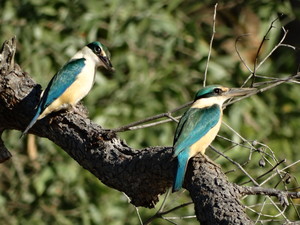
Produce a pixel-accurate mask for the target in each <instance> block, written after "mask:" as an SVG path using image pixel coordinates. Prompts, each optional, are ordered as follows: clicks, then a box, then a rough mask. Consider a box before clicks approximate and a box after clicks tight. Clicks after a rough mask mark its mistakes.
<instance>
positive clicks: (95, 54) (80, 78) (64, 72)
mask: <svg viewBox="0 0 300 225" xmlns="http://www.w3.org/2000/svg"><path fill="white" fill-rule="evenodd" d="M98 67H104V68H105V69H107V70H109V71H113V70H114V68H113V66H112V64H111V61H110V54H109V51H108V50H107V48H106V46H104V45H103V44H102V43H100V42H98V41H95V42H92V43H90V44H88V45H86V46H85V47H84V48H82V49H81V50H80V51H78V52H77V53H76V54H75V55H74V56H73V57H72V58H71V59H70V61H68V62H67V63H66V64H65V65H64V66H63V67H62V68H61V69H60V70H59V71H58V72H57V73H56V75H54V77H53V78H52V80H51V81H50V82H49V84H48V86H47V88H46V89H45V91H44V92H43V93H42V94H41V98H40V101H39V103H38V105H37V108H36V113H35V116H34V117H33V118H32V120H31V122H30V123H29V125H28V126H27V127H26V129H25V130H24V132H23V134H22V136H23V135H25V134H26V133H27V132H28V130H29V129H30V128H31V127H32V126H33V125H34V124H35V123H36V121H37V120H40V119H42V118H44V117H45V116H47V115H48V114H50V113H51V112H54V111H59V110H62V109H67V108H73V109H74V107H75V105H76V104H77V103H78V102H79V101H80V100H81V99H83V98H84V97H85V96H86V95H87V94H88V93H89V91H90V90H91V88H92V86H93V84H94V81H95V74H96V70H97V68H98Z"/></svg>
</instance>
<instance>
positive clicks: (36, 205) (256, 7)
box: [0, 0, 300, 225]
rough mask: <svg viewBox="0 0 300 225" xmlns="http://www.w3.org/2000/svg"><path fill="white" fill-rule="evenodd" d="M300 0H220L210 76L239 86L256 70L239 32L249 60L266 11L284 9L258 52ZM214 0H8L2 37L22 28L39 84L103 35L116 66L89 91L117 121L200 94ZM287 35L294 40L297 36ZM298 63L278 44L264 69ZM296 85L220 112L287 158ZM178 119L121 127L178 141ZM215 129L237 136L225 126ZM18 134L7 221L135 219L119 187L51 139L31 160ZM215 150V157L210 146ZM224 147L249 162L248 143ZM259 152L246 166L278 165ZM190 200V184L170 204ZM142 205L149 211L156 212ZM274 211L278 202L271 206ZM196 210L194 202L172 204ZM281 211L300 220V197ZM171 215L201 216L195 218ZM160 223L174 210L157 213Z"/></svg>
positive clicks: (23, 50) (4, 179) (139, 137)
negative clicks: (298, 203)
mask: <svg viewBox="0 0 300 225" xmlns="http://www.w3.org/2000/svg"><path fill="white" fill-rule="evenodd" d="M294 3H295V2H294V1H292V2H289V1H281V2H279V1H268V0H263V1H246V0H244V1H243V0H242V1H238V3H234V1H221V2H219V6H218V17H217V23H216V30H217V32H216V36H215V40H214V44H213V50H212V58H211V61H210V64H209V70H208V75H207V76H208V81H207V83H208V84H216V83H217V84H222V85H225V86H230V87H233V86H240V85H241V84H242V83H243V81H244V80H245V79H246V78H247V76H248V75H249V72H248V71H247V70H246V69H245V67H243V65H242V63H241V61H240V60H239V59H238V57H237V54H236V52H235V49H234V42H235V40H236V38H237V37H238V36H240V35H243V34H246V33H250V35H249V36H247V37H244V38H243V40H242V41H241V42H240V44H239V49H240V51H241V53H242V55H243V57H244V58H245V60H246V62H247V64H248V65H249V66H250V67H251V68H253V65H254V61H255V53H256V51H257V48H258V46H259V44H260V41H261V40H262V38H263V36H264V34H265V33H266V31H267V29H268V27H269V26H270V22H271V21H272V20H274V19H275V18H276V17H277V16H278V14H279V13H284V14H285V16H284V17H283V18H282V19H281V21H280V22H277V23H276V28H274V29H272V31H271V33H270V35H269V39H270V40H268V41H267V42H266V43H265V45H264V47H263V49H262V51H261V57H263V56H265V55H266V54H267V53H268V51H269V50H270V49H271V48H272V47H273V46H274V45H275V44H276V43H277V42H278V40H279V37H280V35H281V30H280V26H281V25H285V24H288V23H289V22H290V21H292V20H294V19H295V18H297V15H298V17H299V7H296V6H297V5H293V4H294ZM213 8H214V4H212V2H211V1H208V0H205V1H192V0H188V1H183V0H173V1H167V0H159V1H157V0H150V1H146V0H128V1H123V0H103V1H96V0H85V1H78V0H77V1H70V0H44V1H41V0H2V1H0V33H1V36H0V41H1V43H2V42H3V41H5V40H7V39H9V38H11V37H12V36H14V35H16V36H17V41H18V52H17V56H16V61H17V62H18V63H19V64H20V65H21V67H22V68H23V69H24V70H25V71H26V72H28V73H29V74H30V75H31V76H32V77H33V79H34V80H36V82H37V83H40V84H41V85H42V86H43V87H46V85H47V83H48V81H49V80H50V79H51V77H52V76H53V75H54V74H55V73H56V71H57V70H58V69H59V68H60V67H61V66H62V65H63V64H64V63H65V62H66V61H67V60H68V59H69V58H70V57H71V56H72V55H73V54H74V53H75V52H76V51H77V50H78V49H80V48H82V46H84V45H85V44H87V43H89V42H91V41H94V40H100V41H101V42H102V43H104V44H105V45H107V46H108V48H109V49H110V51H111V54H112V63H113V65H114V67H115V68H116V72H115V73H114V74H113V75H111V74H105V73H104V72H103V71H102V72H99V73H98V74H97V78H96V83H95V85H94V87H93V89H92V91H91V92H90V94H89V95H88V96H87V97H86V98H85V99H84V101H83V102H84V104H85V105H86V107H87V108H88V110H89V115H90V118H91V119H92V120H93V121H95V122H97V123H98V124H100V125H101V126H103V127H106V128H116V127H119V126H121V125H124V124H127V123H130V122H133V121H136V120H139V119H143V118H145V117H148V116H151V115H155V114H158V113H162V112H167V111H168V110H171V109H174V108H176V107H177V106H180V105H181V104H184V103H186V102H188V101H190V100H192V99H193V96H194V93H195V92H196V91H197V90H198V89H199V88H201V87H202V83H203V73H204V70H205V66H206V62H207V56H208V52H209V41H210V38H211V33H212V18H213ZM294 33H297V31H295V30H293V29H291V30H290V34H289V35H290V39H291V40H294V39H293V34H294ZM292 44H294V45H298V47H299V41H298V42H297V40H296V41H294V42H293V43H292ZM297 63H298V62H297V55H296V53H295V52H293V51H292V50H290V49H282V48H281V49H280V50H279V51H277V52H276V54H274V56H273V57H272V58H271V59H270V60H268V61H267V62H266V63H265V64H264V66H263V67H262V68H261V69H260V70H259V71H258V72H259V74H261V75H265V76H274V77H284V76H289V75H292V74H293V73H295V72H296V70H297ZM298 96H299V87H298V86H297V85H291V84H285V85H282V86H280V87H277V88H275V89H273V90H270V91H268V92H265V93H263V94H259V95H257V96H253V97H251V98H250V99H247V100H244V101H242V102H238V103H236V104H234V105H232V106H230V107H228V108H227V109H226V111H225V117H224V120H225V122H226V123H228V124H230V125H231V126H232V127H233V128H234V129H236V130H237V131H238V132H240V134H241V135H242V136H243V137H245V138H247V139H248V140H258V141H260V142H263V143H264V144H266V145H268V146H269V147H271V148H272V150H273V151H274V152H275V154H276V157H277V158H278V159H284V158H286V159H287V161H286V163H285V164H284V165H288V164H291V163H292V162H294V161H296V160H298V159H300V154H299V149H298V148H299V147H298V146H300V131H299V129H298V127H299V126H300V117H299V106H300V98H299V97H298ZM180 113H182V112H180ZM180 113H179V114H180ZM179 114H178V115H179ZM175 127H176V124H175V123H168V124H164V125H160V126H156V127H152V128H147V129H142V130H136V131H131V132H126V133H122V134H120V136H121V137H122V138H123V139H125V140H126V142H127V143H128V144H129V145H130V146H133V147H135V148H141V147H146V146H154V145H172V140H173V133H174V130H175ZM220 133H221V134H222V135H223V136H226V137H228V138H230V139H233V140H235V141H241V140H240V139H239V137H238V136H237V135H235V134H234V133H232V132H231V131H230V130H229V129H228V128H226V127H224V126H223V127H222V129H221V132H220ZM19 135H20V132H17V131H8V132H6V133H5V134H4V137H3V139H4V141H5V143H6V145H7V147H8V148H9V149H10V150H11V152H12V153H13V158H12V160H10V161H8V162H5V163H4V164H3V165H0V177H1V179H0V221H4V223H3V224H11V225H13V224H66V225H68V224H84V225H90V224H111V225H118V224H139V221H138V217H137V215H136V210H135V208H134V207H133V206H132V205H130V204H129V203H128V200H127V199H126V197H125V196H124V195H123V194H122V193H119V192H117V191H115V190H112V189H110V188H108V187H106V186H104V185H103V184H101V182H99V181H98V180H97V179H96V178H95V177H94V176H92V175H91V174H89V173H88V172H87V171H85V170H84V169H82V168H81V167H80V166H79V165H78V164H77V163H76V162H74V161H73V160H72V159H71V158H70V157H69V156H68V155H66V154H65V153H64V151H62V150H61V149H59V148H58V147H57V146H55V145H54V144H52V143H51V142H49V141H48V140H45V139H40V138H37V139H36V144H37V148H38V155H37V158H36V159H34V160H31V159H30V157H28V154H29V153H28V152H30V151H31V150H30V149H28V147H27V145H26V143H27V142H26V138H24V139H22V140H19V139H18V136H19ZM214 145H215V146H216V147H218V149H223V150H228V148H229V146H230V143H228V142H226V141H224V140H221V139H219V138H218V139H216V141H215V142H214ZM208 154H209V155H210V156H211V157H214V155H213V153H212V152H211V151H208ZM226 154H228V155H229V156H230V157H232V158H233V159H234V160H236V161H238V162H240V163H243V162H245V161H247V159H248V155H249V151H245V150H244V149H243V148H234V149H233V150H230V151H227V152H226ZM260 159H261V155H260V154H258V153H255V152H254V153H253V158H252V159H251V161H250V163H249V164H247V166H245V169H246V170H247V171H248V173H250V174H251V175H252V176H253V177H257V176H258V175H260V174H262V173H263V172H266V171H267V170H268V169H270V168H271V166H270V165H267V167H266V168H260V167H259V166H258V162H259V160H260ZM216 161H217V162H218V163H220V164H221V165H222V168H224V171H227V170H230V169H233V168H235V167H234V166H233V165H232V164H230V163H229V162H228V161H226V160H224V159H218V160H216ZM284 165H282V167H284ZM282 167H281V168H282ZM289 172H290V174H291V175H292V176H293V178H292V183H291V184H290V186H289V188H294V187H297V186H298V184H297V177H299V170H297V166H294V167H291V169H290V171H289ZM228 176H229V178H230V180H231V181H233V182H236V183H241V182H243V181H246V180H247V178H246V177H245V175H244V174H242V173H241V172H239V171H236V172H235V173H229V174H228ZM277 182H278V180H275V181H271V182H269V183H268V184H267V185H266V187H275V185H276V183H277ZM278 188H283V186H282V185H279V186H278ZM186 201H189V197H188V194H187V193H186V192H185V193H179V194H172V195H171V196H170V197H169V200H168V203H167V208H171V207H174V206H176V205H179V204H180V203H183V202H186ZM262 201H263V198H262V197H250V198H247V200H245V204H247V205H251V204H255V203H257V202H262ZM158 206H159V204H158ZM139 210H140V213H141V215H142V219H146V218H148V217H149V216H151V215H153V213H154V212H155V210H149V209H139ZM268 213H269V214H275V213H276V211H274V209H270V210H269V211H268ZM193 214H194V211H193V206H192V205H191V206H190V207H185V208H184V209H182V210H179V211H176V212H175V213H172V214H171V216H184V215H193ZM249 215H250V216H251V217H252V218H253V219H255V218H256V216H257V215H256V214H254V213H253V214H251V212H249ZM286 215H287V216H288V218H290V219H291V220H299V218H298V217H297V215H296V213H295V210H294V209H291V210H288V211H287V212H286ZM175 222H177V223H178V224H198V222H197V221H196V219H195V218H194V219H185V220H175ZM153 224H168V222H167V221H163V220H156V221H154V222H153ZM270 224H274V223H270Z"/></svg>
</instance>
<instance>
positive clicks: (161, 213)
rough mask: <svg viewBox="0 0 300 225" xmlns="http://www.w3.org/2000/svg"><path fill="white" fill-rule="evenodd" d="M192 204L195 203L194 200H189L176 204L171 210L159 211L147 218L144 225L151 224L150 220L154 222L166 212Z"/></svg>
mask: <svg viewBox="0 0 300 225" xmlns="http://www.w3.org/2000/svg"><path fill="white" fill-rule="evenodd" d="M191 204H193V202H187V203H184V204H181V205H179V206H176V207H174V208H172V209H170V210H167V211H164V212H157V213H156V214H155V215H154V216H152V217H150V218H149V219H148V220H146V222H145V223H144V225H147V224H149V223H150V222H152V221H153V220H154V219H156V218H162V216H163V215H166V214H168V213H170V212H173V211H175V210H177V209H180V208H183V207H185V206H188V205H191Z"/></svg>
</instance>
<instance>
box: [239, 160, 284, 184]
mask: <svg viewBox="0 0 300 225" xmlns="http://www.w3.org/2000/svg"><path fill="white" fill-rule="evenodd" d="M285 161H286V160H285V159H283V160H281V161H280V162H278V163H277V164H276V165H275V166H273V167H272V168H271V169H270V170H268V171H267V172H265V173H263V174H261V175H260V176H258V177H257V178H256V180H258V179H260V178H262V177H264V176H265V175H267V174H269V173H271V172H272V171H273V170H274V169H276V168H277V167H278V166H279V165H280V164H281V163H283V162H285ZM249 182H251V181H250V180H249V181H245V182H243V183H241V184H240V185H245V184H247V183H249Z"/></svg>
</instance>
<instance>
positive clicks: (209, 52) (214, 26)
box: [203, 3, 218, 87]
mask: <svg viewBox="0 0 300 225" xmlns="http://www.w3.org/2000/svg"><path fill="white" fill-rule="evenodd" d="M217 7H218V3H216V4H215V10H214V17H213V29H212V35H211V39H210V43H209V51H208V56H207V62H206V66H205V72H204V79H203V87H205V86H206V79H207V71H208V65H209V60H210V56H211V51H212V45H213V41H214V37H215V33H216V16H217Z"/></svg>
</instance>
